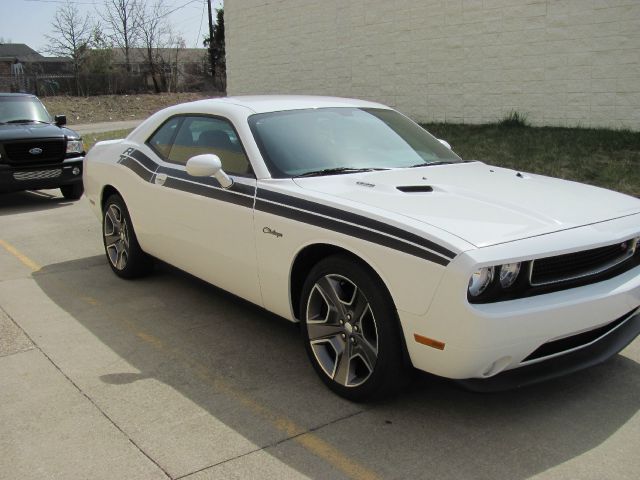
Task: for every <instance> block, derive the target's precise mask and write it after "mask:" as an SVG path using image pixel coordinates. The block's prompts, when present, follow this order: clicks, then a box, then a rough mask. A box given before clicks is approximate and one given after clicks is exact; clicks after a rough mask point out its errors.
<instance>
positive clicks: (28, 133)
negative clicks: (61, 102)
mask: <svg viewBox="0 0 640 480" xmlns="http://www.w3.org/2000/svg"><path fill="white" fill-rule="evenodd" d="M65 136H67V137H69V138H75V137H79V136H80V135H78V134H77V133H76V132H74V131H73V130H71V129H70V128H65V127H58V126H57V125H53V124H50V123H8V124H4V125H0V141H7V140H28V139H32V138H64V137H65Z"/></svg>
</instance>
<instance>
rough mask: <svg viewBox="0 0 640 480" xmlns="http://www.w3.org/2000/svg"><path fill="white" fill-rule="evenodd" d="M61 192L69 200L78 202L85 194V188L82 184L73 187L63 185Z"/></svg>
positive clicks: (74, 184) (75, 184)
mask: <svg viewBox="0 0 640 480" xmlns="http://www.w3.org/2000/svg"><path fill="white" fill-rule="evenodd" d="M60 191H61V192H62V196H63V197H64V198H66V199H67V200H78V199H79V198H80V197H81V196H82V194H83V193H84V187H83V185H82V183H73V184H71V185H62V186H61V187H60Z"/></svg>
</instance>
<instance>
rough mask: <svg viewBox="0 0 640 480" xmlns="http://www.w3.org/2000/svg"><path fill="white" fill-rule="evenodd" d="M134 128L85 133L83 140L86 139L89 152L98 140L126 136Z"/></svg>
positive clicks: (86, 148) (85, 146) (85, 147)
mask: <svg viewBox="0 0 640 480" xmlns="http://www.w3.org/2000/svg"><path fill="white" fill-rule="evenodd" d="M132 130H133V128H129V129H126V130H114V131H113V132H103V133H85V134H84V135H82V140H83V141H84V150H85V152H88V151H89V149H90V148H91V147H93V146H94V145H95V144H96V143H97V142H101V141H102V140H115V139H117V138H124V137H126V136H127V135H129V134H130V133H131V131H132Z"/></svg>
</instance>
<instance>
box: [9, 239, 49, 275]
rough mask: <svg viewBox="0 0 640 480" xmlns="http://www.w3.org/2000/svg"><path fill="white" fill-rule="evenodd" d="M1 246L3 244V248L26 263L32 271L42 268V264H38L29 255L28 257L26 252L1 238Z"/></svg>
mask: <svg viewBox="0 0 640 480" xmlns="http://www.w3.org/2000/svg"><path fill="white" fill-rule="evenodd" d="M0 246H2V248H4V249H5V250H6V251H7V252H9V253H10V254H11V255H13V256H14V257H16V258H17V259H18V260H20V261H21V262H22V263H23V264H24V265H26V266H27V267H28V268H29V269H31V271H32V272H37V271H38V270H40V268H41V267H40V265H38V264H37V263H36V262H34V261H33V260H31V259H30V258H29V257H27V256H26V255H25V254H24V253H22V252H21V251H20V250H18V249H17V248H16V247H14V246H13V245H11V244H10V243H7V242H5V241H4V240H2V239H1V238H0Z"/></svg>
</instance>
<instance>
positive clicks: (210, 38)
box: [206, 0, 216, 79]
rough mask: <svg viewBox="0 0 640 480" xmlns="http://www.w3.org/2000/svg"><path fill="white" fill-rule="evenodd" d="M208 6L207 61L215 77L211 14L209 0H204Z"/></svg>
mask: <svg viewBox="0 0 640 480" xmlns="http://www.w3.org/2000/svg"><path fill="white" fill-rule="evenodd" d="M206 2H207V7H208V8H209V62H210V63H211V76H212V77H213V78H214V79H215V77H216V72H215V68H216V66H215V63H214V58H213V16H212V14H211V0H206Z"/></svg>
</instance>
